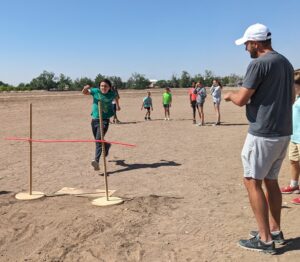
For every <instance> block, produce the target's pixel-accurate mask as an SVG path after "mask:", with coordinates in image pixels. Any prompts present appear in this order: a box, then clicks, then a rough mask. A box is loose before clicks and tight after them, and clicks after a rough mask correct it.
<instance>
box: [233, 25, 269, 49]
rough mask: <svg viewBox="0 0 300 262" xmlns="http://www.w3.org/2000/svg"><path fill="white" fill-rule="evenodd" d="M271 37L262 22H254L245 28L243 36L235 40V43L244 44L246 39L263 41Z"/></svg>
mask: <svg viewBox="0 0 300 262" xmlns="http://www.w3.org/2000/svg"><path fill="white" fill-rule="evenodd" d="M268 39H271V32H270V30H269V28H268V27H266V26H265V25H263V24H254V25H251V26H249V27H248V28H247V30H246V31H245V33H244V36H243V37H242V38H240V39H238V40H236V41H235V44H236V45H242V44H245V43H246V42H247V41H265V40H268Z"/></svg>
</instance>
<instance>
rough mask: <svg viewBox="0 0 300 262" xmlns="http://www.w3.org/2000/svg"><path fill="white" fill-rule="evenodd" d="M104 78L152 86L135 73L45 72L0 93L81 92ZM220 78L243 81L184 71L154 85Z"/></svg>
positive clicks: (118, 84) (3, 85) (134, 86)
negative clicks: (78, 75) (74, 76)
mask: <svg viewBox="0 0 300 262" xmlns="http://www.w3.org/2000/svg"><path fill="white" fill-rule="evenodd" d="M104 78H107V79H109V80H110V81H111V82H112V83H113V85H114V86H115V87H117V88H119V89H125V88H128V89H145V88H148V87H149V86H150V85H151V84H153V83H151V81H150V80H149V79H147V78H146V77H145V76H144V75H142V74H138V73H134V74H132V76H131V77H130V78H129V79H128V80H127V82H123V81H122V79H121V77H118V76H104V75H102V74H98V75H97V76H96V77H95V79H91V78H88V77H82V78H77V79H75V80H72V79H71V78H70V77H68V76H65V75H64V74H60V75H59V76H55V74H54V73H52V72H48V71H44V72H42V73H41V74H40V75H39V76H38V77H36V78H34V79H32V80H31V81H30V83H20V84H19V85H18V86H12V85H9V84H6V83H4V82H2V81H0V91H12V90H17V91H25V90H48V91H51V90H58V91H63V90H81V89H82V87H83V86H84V85H87V84H89V85H98V84H99V82H101V80H103V79H104ZM215 78H218V79H219V80H220V81H221V82H222V84H223V85H227V86H236V85H237V84H238V82H240V81H241V77H240V76H238V75H235V74H232V75H230V76H225V77H217V76H215V75H214V73H213V72H212V71H210V70H205V72H204V74H203V75H202V74H196V75H194V76H192V75H190V74H189V73H188V72H187V71H182V73H181V76H180V77H177V76H176V75H172V77H171V79H170V80H159V81H157V82H156V83H154V86H155V87H159V88H165V87H173V88H179V87H183V88H187V87H190V86H191V84H192V82H197V81H201V82H202V83H203V84H204V85H205V86H210V85H211V83H212V81H213V79H215Z"/></svg>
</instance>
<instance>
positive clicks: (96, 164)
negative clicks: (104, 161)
mask: <svg viewBox="0 0 300 262" xmlns="http://www.w3.org/2000/svg"><path fill="white" fill-rule="evenodd" d="M91 165H92V167H93V168H94V170H95V171H98V170H100V168H99V163H98V162H97V161H96V160H93V161H92V162H91Z"/></svg>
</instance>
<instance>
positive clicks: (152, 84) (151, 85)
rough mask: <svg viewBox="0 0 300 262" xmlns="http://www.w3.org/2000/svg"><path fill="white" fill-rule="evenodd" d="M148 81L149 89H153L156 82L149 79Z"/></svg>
mask: <svg viewBox="0 0 300 262" xmlns="http://www.w3.org/2000/svg"><path fill="white" fill-rule="evenodd" d="M149 81H150V82H151V84H150V85H149V88H154V87H155V84H156V83H157V81H158V80H155V79H150V80H149Z"/></svg>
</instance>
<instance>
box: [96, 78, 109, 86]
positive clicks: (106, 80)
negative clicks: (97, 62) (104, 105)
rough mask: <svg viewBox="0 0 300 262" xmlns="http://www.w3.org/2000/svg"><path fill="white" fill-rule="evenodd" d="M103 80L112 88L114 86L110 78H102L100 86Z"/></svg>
mask: <svg viewBox="0 0 300 262" xmlns="http://www.w3.org/2000/svg"><path fill="white" fill-rule="evenodd" d="M102 82H104V83H106V84H108V85H109V87H110V88H111V87H112V84H111V82H110V80H108V79H106V78H105V79H103V80H101V81H100V83H99V86H100V85H101V83H102Z"/></svg>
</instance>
